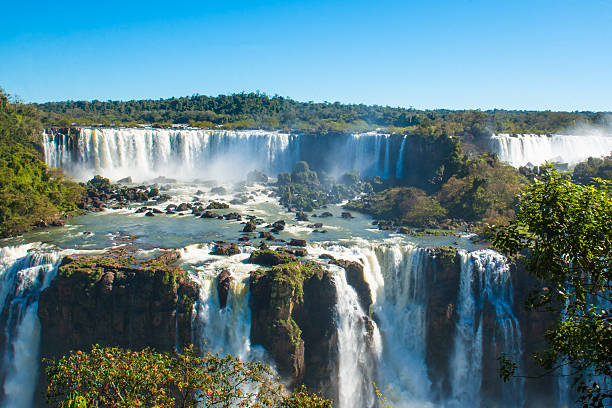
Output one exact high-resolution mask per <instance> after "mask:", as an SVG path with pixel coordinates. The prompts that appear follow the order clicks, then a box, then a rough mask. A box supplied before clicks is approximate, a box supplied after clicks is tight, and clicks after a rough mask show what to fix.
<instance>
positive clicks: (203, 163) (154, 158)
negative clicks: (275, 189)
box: [43, 128, 300, 181]
mask: <svg viewBox="0 0 612 408" xmlns="http://www.w3.org/2000/svg"><path fill="white" fill-rule="evenodd" d="M75 140H76V142H75ZM43 145H44V149H45V161H46V163H47V164H48V165H49V166H52V167H62V168H63V169H64V170H66V171H67V172H68V174H70V175H72V176H74V177H76V178H80V179H87V178H89V177H91V176H92V175H94V174H103V175H105V176H107V177H110V178H111V179H119V178H123V177H127V176H131V177H132V178H133V179H134V180H138V181H142V180H148V179H152V178H155V177H159V176H164V177H170V178H179V179H181V180H183V181H191V180H193V179H198V178H199V179H211V178H215V179H223V180H235V179H242V178H244V176H246V174H247V172H249V171H250V170H253V169H259V170H263V171H265V172H269V173H270V174H274V175H275V174H276V173H278V172H280V171H287V170H290V169H291V166H292V165H293V163H294V162H295V161H297V160H298V158H299V152H300V149H299V145H298V142H297V139H296V137H295V136H294V135H290V134H287V133H281V132H269V131H263V130H248V131H246V130H245V131H220V130H202V129H199V130H197V129H181V130H168V129H136V128H101V129H94V128H81V129H80V130H79V133H78V134H77V135H74V137H72V138H70V137H66V136H63V135H60V134H57V133H55V132H53V131H50V133H49V134H47V133H45V134H43ZM238 163H239V164H240V165H239V166H237V164H238Z"/></svg>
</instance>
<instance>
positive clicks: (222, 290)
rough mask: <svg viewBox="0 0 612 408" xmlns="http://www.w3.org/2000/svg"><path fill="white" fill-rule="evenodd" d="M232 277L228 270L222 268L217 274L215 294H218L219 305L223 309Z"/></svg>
mask: <svg viewBox="0 0 612 408" xmlns="http://www.w3.org/2000/svg"><path fill="white" fill-rule="evenodd" d="M233 280H234V278H233V277H232V274H231V272H230V271H229V270H227V269H224V270H222V271H221V273H219V276H217V295H218V296H219V306H221V309H224V308H225V306H227V296H228V294H229V291H230V286H231V284H232V281H233Z"/></svg>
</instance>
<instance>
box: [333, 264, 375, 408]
mask: <svg viewBox="0 0 612 408" xmlns="http://www.w3.org/2000/svg"><path fill="white" fill-rule="evenodd" d="M343 272H344V271H342V272H340V271H338V273H336V274H335V275H334V281H335V284H336V295H337V298H336V301H337V303H336V324H337V327H338V365H339V367H338V378H339V390H338V396H339V406H340V407H341V408H349V407H373V406H374V405H375V403H376V400H375V395H374V393H373V387H372V381H374V379H375V377H374V373H375V367H376V360H377V356H378V353H379V349H380V345H379V344H377V343H379V342H378V341H377V339H376V338H374V336H375V335H376V334H375V333H373V332H371V333H368V328H367V325H366V320H365V319H364V317H365V316H366V314H365V313H364V312H363V310H362V309H361V306H360V305H359V300H358V298H357V293H356V292H355V290H354V289H353V288H352V287H351V286H350V285H349V284H348V283H347V281H346V276H345V274H344V273H343Z"/></svg>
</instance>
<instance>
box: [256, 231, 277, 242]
mask: <svg viewBox="0 0 612 408" xmlns="http://www.w3.org/2000/svg"><path fill="white" fill-rule="evenodd" d="M259 238H265V239H267V240H268V241H272V240H274V235H272V233H271V232H268V231H259Z"/></svg>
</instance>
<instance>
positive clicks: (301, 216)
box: [295, 211, 308, 221]
mask: <svg viewBox="0 0 612 408" xmlns="http://www.w3.org/2000/svg"><path fill="white" fill-rule="evenodd" d="M295 219H296V220H298V221H308V215H306V213H303V212H301V211H300V212H298V213H296V214H295Z"/></svg>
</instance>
